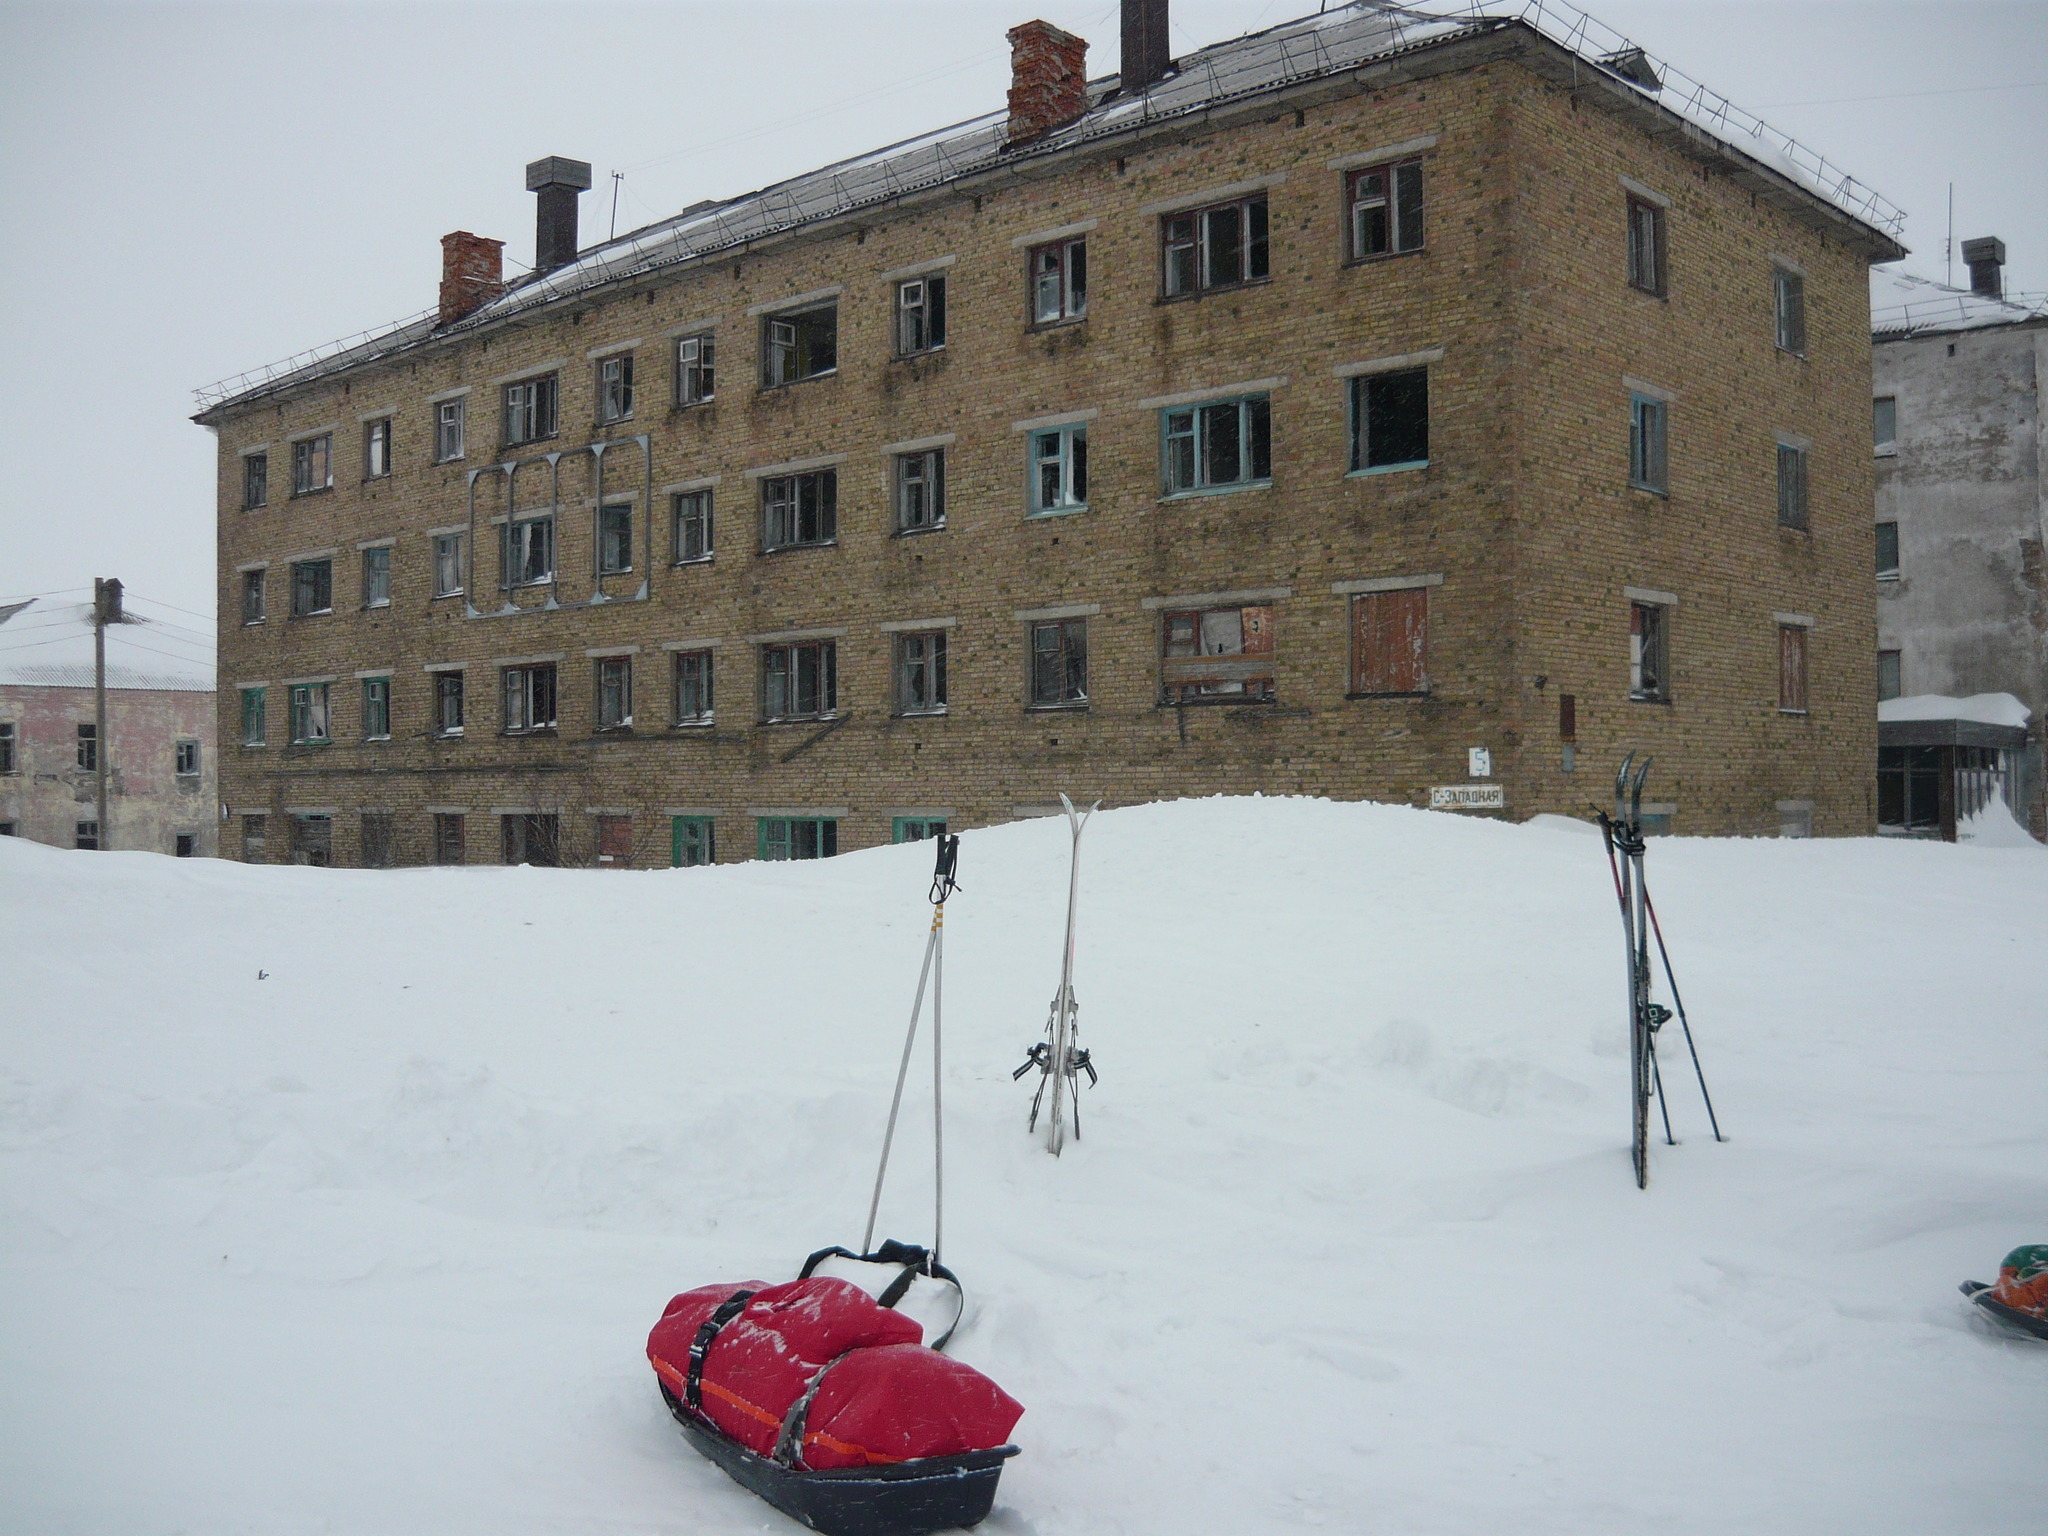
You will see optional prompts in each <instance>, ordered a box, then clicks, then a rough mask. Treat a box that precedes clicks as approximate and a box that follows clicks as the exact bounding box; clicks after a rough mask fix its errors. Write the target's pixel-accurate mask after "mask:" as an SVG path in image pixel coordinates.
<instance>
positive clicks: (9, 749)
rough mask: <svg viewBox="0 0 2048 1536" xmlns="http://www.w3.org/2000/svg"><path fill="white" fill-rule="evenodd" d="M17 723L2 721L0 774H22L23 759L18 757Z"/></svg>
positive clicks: (0, 726)
mask: <svg viewBox="0 0 2048 1536" xmlns="http://www.w3.org/2000/svg"><path fill="white" fill-rule="evenodd" d="M15 743H16V737H15V723H14V722H13V721H12V720H0V773H19V772H21V759H20V757H19V756H18V755H17V749H16V744H15Z"/></svg>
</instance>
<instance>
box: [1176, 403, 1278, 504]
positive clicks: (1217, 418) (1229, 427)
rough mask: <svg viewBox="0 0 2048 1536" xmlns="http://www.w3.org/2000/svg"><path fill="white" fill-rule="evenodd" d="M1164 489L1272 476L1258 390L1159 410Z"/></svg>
mask: <svg viewBox="0 0 2048 1536" xmlns="http://www.w3.org/2000/svg"><path fill="white" fill-rule="evenodd" d="M1159 419H1160V431H1161V434H1162V437H1163V440H1164V448H1163V452H1162V455H1161V458H1162V468H1163V476H1162V478H1163V480H1164V483H1165V491H1166V494H1167V495H1169V496H1173V495H1178V494H1180V493H1182V492H1185V491H1208V490H1221V489H1225V488H1227V487H1230V486H1238V485H1257V484H1261V483H1263V482H1265V481H1269V480H1271V479H1272V478H1273V452H1272V426H1271V419H1270V408H1269V406H1268V403H1267V397H1266V396H1264V395H1246V396H1244V397H1243V398H1241V399H1237V400H1218V401H1215V402H1213V403H1211V404H1208V405H1195V406H1183V407H1180V408H1178V409H1173V410H1165V411H1161V412H1160V413H1159Z"/></svg>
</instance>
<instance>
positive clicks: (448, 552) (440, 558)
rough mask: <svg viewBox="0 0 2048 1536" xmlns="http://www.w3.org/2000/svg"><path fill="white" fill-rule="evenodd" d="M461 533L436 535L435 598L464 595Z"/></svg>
mask: <svg viewBox="0 0 2048 1536" xmlns="http://www.w3.org/2000/svg"><path fill="white" fill-rule="evenodd" d="M463 537H464V536H463V535H462V534H459V533H437V534H435V535H434V596H436V597H460V596H461V595H462V540H463Z"/></svg>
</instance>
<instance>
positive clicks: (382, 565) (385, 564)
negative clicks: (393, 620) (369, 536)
mask: <svg viewBox="0 0 2048 1536" xmlns="http://www.w3.org/2000/svg"><path fill="white" fill-rule="evenodd" d="M363 606H364V607H365V608H389V607H390V606H391V546H390V545H389V544H382V545H379V546H378V547H377V548H375V549H366V550H364V551H363Z"/></svg>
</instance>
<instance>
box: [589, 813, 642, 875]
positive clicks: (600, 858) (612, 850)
mask: <svg viewBox="0 0 2048 1536" xmlns="http://www.w3.org/2000/svg"><path fill="white" fill-rule="evenodd" d="M597 862H598V863H600V864H630V863H632V862H633V818H632V817H630V816H600V817H598V818H597Z"/></svg>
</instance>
